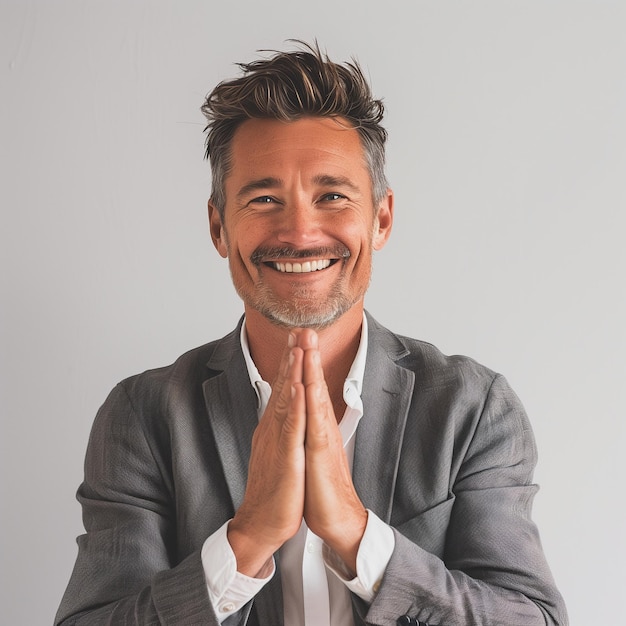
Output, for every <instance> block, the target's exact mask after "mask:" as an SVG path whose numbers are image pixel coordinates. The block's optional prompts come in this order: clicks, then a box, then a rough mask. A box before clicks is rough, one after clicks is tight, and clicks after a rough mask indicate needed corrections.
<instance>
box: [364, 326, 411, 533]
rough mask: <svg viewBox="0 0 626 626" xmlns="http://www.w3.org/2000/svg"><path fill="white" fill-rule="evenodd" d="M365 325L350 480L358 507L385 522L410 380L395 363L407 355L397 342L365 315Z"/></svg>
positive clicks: (400, 343)
mask: <svg viewBox="0 0 626 626" xmlns="http://www.w3.org/2000/svg"><path fill="white" fill-rule="evenodd" d="M367 320H368V328H369V333H368V334H369V337H368V351H367V362H366V365H365V375H364V379H363V393H362V399H363V418H362V420H361V422H360V424H359V427H358V429H357V432H356V442H355V450H354V465H353V481H354V486H355V488H356V490H357V493H358V494H359V497H360V498H361V501H362V502H363V504H364V506H365V507H366V508H368V509H370V510H372V511H373V512H374V513H375V514H376V515H378V517H380V518H381V519H382V520H383V521H384V522H387V523H388V522H389V520H390V518H391V506H392V502H393V494H394V490H395V484H396V476H397V473H398V463H399V459H400V448H401V445H402V438H403V434H404V427H405V424H406V419H407V414H408V410H409V406H410V403H411V397H412V393H413V387H414V384H415V375H414V374H413V372H411V371H409V370H407V369H405V368H404V367H402V366H400V365H398V364H397V363H396V361H398V360H399V359H401V358H402V357H403V356H406V355H407V354H408V350H407V348H406V347H405V346H404V345H403V344H402V342H401V341H400V339H399V338H398V337H397V336H396V335H394V334H393V333H391V332H390V331H388V330H387V329H386V328H383V327H382V326H380V325H379V324H378V322H376V321H375V320H374V319H373V318H372V317H371V316H369V315H368V318H367Z"/></svg>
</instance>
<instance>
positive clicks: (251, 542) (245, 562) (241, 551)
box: [226, 519, 280, 578]
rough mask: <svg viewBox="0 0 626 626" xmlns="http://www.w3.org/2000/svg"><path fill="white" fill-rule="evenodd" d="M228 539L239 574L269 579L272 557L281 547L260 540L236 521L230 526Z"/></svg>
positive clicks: (233, 520) (227, 534) (231, 522)
mask: <svg viewBox="0 0 626 626" xmlns="http://www.w3.org/2000/svg"><path fill="white" fill-rule="evenodd" d="M226 537H227V539H228V543H229V544H230V548H231V550H232V551H233V554H234V555H235V560H236V562H237V571H238V572H239V573H241V574H244V575H245V576H249V577H250V578H267V577H268V576H269V575H270V574H271V573H272V570H273V559H272V556H273V554H274V552H275V551H276V550H277V549H278V548H279V547H280V546H276V545H275V544H274V543H271V544H270V543H266V542H264V541H262V540H260V539H259V537H257V536H256V535H255V534H254V533H252V532H250V531H248V530H247V529H246V527H245V525H243V527H242V526H241V525H240V524H239V523H238V522H237V520H236V519H232V520H231V521H230V523H229V524H228V529H227V533H226Z"/></svg>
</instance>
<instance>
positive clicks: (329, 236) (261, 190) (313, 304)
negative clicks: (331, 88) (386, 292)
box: [209, 117, 392, 328]
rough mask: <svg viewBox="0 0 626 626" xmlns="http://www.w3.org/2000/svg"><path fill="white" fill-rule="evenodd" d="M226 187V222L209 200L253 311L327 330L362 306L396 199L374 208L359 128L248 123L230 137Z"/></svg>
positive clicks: (219, 244)
mask: <svg viewBox="0 0 626 626" xmlns="http://www.w3.org/2000/svg"><path fill="white" fill-rule="evenodd" d="M225 191H226V206H225V210H224V219H223V222H222V220H221V219H220V217H219V214H218V212H217V210H216V209H215V208H214V207H212V206H211V205H209V212H210V222H211V234H212V237H213V241H214V244H215V246H216V248H217V250H218V251H219V253H220V254H221V255H222V256H224V257H228V260H229V265H230V271H231V275H232V278H233V283H234V285H235V288H236V290H237V292H238V293H239V295H240V297H241V298H242V299H243V301H244V304H245V307H246V311H247V312H249V311H250V310H254V311H258V312H259V313H261V314H262V315H264V316H265V317H267V318H268V319H270V320H271V321H272V322H274V323H277V324H280V325H285V326H294V327H296V326H298V327H314V328H323V327H325V326H328V325H329V324H331V323H332V322H334V321H335V320H336V319H338V318H339V317H340V316H341V315H342V314H343V313H345V312H346V311H348V310H349V309H351V308H352V307H353V306H354V305H356V304H359V306H362V299H363V296H364V294H365V291H366V290H367V287H368V284H369V280H370V275H371V264H372V250H374V249H380V248H382V246H383V245H384V244H385V242H386V241H387V238H388V236H389V232H390V230H391V222H392V196H391V192H389V193H388V195H387V196H386V197H385V198H384V199H383V200H382V201H381V202H379V203H378V206H374V204H373V199H372V183H371V177H370V174H369V170H368V168H367V164H366V161H365V155H364V152H363V147H362V145H361V141H360V138H359V135H358V133H357V132H356V131H355V130H354V129H353V128H350V127H349V125H348V124H347V123H345V122H344V121H343V120H336V119H331V118H319V117H310V118H304V119H302V120H298V121H296V122H281V121H277V120H258V119H255V120H248V121H246V122H244V123H243V124H242V125H241V126H240V127H239V128H238V129H237V131H236V133H235V136H234V138H233V142H232V160H231V170H230V172H229V174H228V176H227V178H226V181H225Z"/></svg>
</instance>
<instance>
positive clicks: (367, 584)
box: [322, 509, 396, 603]
mask: <svg viewBox="0 0 626 626" xmlns="http://www.w3.org/2000/svg"><path fill="white" fill-rule="evenodd" d="M395 546H396V540H395V537H394V535H393V530H391V527H390V526H388V525H387V524H385V523H384V522H383V521H382V520H381V519H380V518H379V517H378V516H377V515H375V514H374V513H372V511H370V510H369V509H368V510H367V526H366V527H365V532H364V533H363V538H362V539H361V543H360V544H359V550H358V552H357V555H356V578H351V573H350V571H349V570H348V568H347V567H346V565H345V563H344V562H343V561H342V560H341V558H340V557H339V555H338V554H337V553H336V552H334V551H333V550H332V549H331V548H329V547H328V546H327V545H326V544H324V548H323V551H322V554H323V556H324V562H325V563H326V567H328V569H329V570H330V571H331V572H333V574H335V576H337V578H339V580H341V582H342V583H343V584H344V585H345V586H346V587H347V588H348V589H349V590H350V591H352V592H353V593H356V594H357V595H358V596H359V597H360V598H361V599H363V600H365V602H368V603H370V602H372V600H373V599H374V597H375V596H376V593H377V592H378V588H379V587H380V582H381V580H382V578H383V574H384V573H385V570H386V569H387V565H388V564H389V561H390V560H391V555H392V554H393V550H394V548H395Z"/></svg>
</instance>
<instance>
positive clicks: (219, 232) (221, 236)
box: [208, 200, 228, 258]
mask: <svg viewBox="0 0 626 626" xmlns="http://www.w3.org/2000/svg"><path fill="white" fill-rule="evenodd" d="M208 206H209V230H210V232H211V239H212V240H213V245H214V246H215V249H216V250H217V251H218V253H219V255H220V256H221V257H223V258H227V257H228V246H227V243H226V231H225V230H224V225H223V224H222V217H221V216H220V212H219V211H218V210H217V208H216V207H215V205H214V204H213V203H212V202H211V201H210V200H209V205H208Z"/></svg>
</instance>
